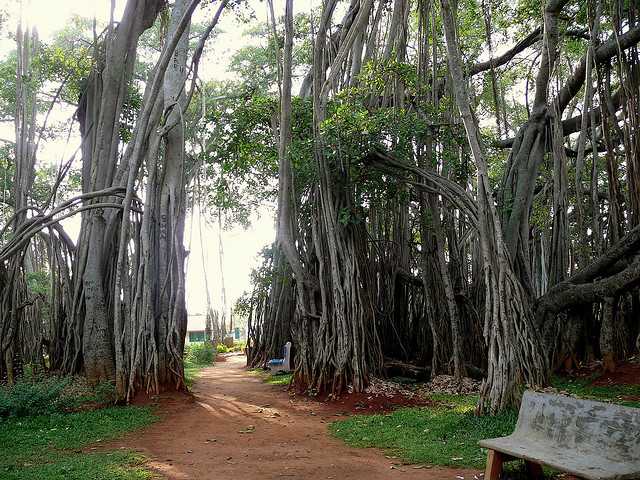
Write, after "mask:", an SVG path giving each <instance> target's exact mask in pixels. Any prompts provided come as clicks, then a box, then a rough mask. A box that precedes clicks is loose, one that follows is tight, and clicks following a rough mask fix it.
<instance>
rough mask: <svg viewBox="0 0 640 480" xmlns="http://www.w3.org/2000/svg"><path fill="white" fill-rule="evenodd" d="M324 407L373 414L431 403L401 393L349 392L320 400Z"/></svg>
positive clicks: (340, 411) (344, 412)
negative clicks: (390, 394) (387, 394)
mask: <svg viewBox="0 0 640 480" xmlns="http://www.w3.org/2000/svg"><path fill="white" fill-rule="evenodd" d="M322 403H323V404H324V405H325V406H326V408H329V409H331V410H334V411H335V412H337V413H343V414H346V413H355V414H375V413H386V412H391V411H393V410H395V409H397V408H402V407H424V406H430V405H433V402H430V401H429V400H426V399H423V398H419V397H418V396H416V397H414V398H407V397H405V396H404V395H401V394H395V395H393V396H391V397H388V396H386V395H370V394H367V393H350V394H346V395H342V396H340V397H338V398H336V399H332V400H325V401H324V402H322Z"/></svg>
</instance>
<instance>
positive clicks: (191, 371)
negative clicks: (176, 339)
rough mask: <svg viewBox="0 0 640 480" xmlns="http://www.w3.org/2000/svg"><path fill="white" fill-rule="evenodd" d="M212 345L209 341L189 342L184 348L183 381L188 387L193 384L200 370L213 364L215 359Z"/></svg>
mask: <svg viewBox="0 0 640 480" xmlns="http://www.w3.org/2000/svg"><path fill="white" fill-rule="evenodd" d="M215 356H216V355H215V351H214V348H213V345H211V343H209V342H202V343H191V344H189V345H186V346H185V348H184V356H183V363H184V381H185V383H186V384H187V386H188V387H191V386H192V385H193V382H194V380H195V379H196V378H197V377H198V374H199V373H200V370H202V369H203V368H204V367H208V366H210V365H213V361H214V360H215Z"/></svg>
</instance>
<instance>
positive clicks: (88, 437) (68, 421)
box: [0, 407, 157, 480]
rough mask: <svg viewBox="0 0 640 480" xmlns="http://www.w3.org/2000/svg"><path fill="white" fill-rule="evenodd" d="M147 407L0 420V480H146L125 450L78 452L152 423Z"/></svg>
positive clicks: (138, 458)
mask: <svg viewBox="0 0 640 480" xmlns="http://www.w3.org/2000/svg"><path fill="white" fill-rule="evenodd" d="M156 418H157V417H156V416H155V414H154V413H153V411H152V410H151V409H150V408H148V407H110V408H104V409H100V410H94V411H87V412H78V413H68V414H53V415H43V416H36V417H25V418H10V419H6V420H0V445H2V449H0V478H3V479H7V480H9V479H11V480H36V479H37V480H40V479H47V480H50V479H56V480H58V479H60V480H67V479H72V480H75V479H77V480H80V479H95V480H103V479H104V480H108V479H117V480H138V479H147V478H152V475H151V473H150V472H148V471H146V470H145V469H144V468H143V467H142V462H143V458H142V457H141V456H139V455H136V454H133V453H131V452H127V451H117V452H96V453H84V452H83V451H82V449H83V448H85V447H87V446H88V445H90V444H92V443H99V442H103V441H107V440H111V439H114V438H116V437H118V436H120V435H122V434H123V433H125V432H128V431H131V430H135V429H138V428H141V427H143V426H146V425H149V424H150V423H152V422H154V421H155V420H156Z"/></svg>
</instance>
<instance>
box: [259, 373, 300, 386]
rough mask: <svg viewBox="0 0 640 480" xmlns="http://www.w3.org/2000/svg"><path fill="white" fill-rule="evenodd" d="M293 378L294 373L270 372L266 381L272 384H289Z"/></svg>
mask: <svg viewBox="0 0 640 480" xmlns="http://www.w3.org/2000/svg"><path fill="white" fill-rule="evenodd" d="M292 378H293V373H279V374H277V375H272V374H269V375H267V377H266V378H265V380H264V381H265V383H268V384H270V385H289V384H290V383H291V379H292Z"/></svg>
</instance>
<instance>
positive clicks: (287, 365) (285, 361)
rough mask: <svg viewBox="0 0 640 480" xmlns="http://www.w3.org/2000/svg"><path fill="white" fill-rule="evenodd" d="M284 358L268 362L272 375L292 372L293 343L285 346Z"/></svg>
mask: <svg viewBox="0 0 640 480" xmlns="http://www.w3.org/2000/svg"><path fill="white" fill-rule="evenodd" d="M283 355H284V358H274V359H271V360H269V361H268V362H267V367H269V370H271V373H276V372H290V371H291V342H287V343H285V344H284V351H283Z"/></svg>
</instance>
